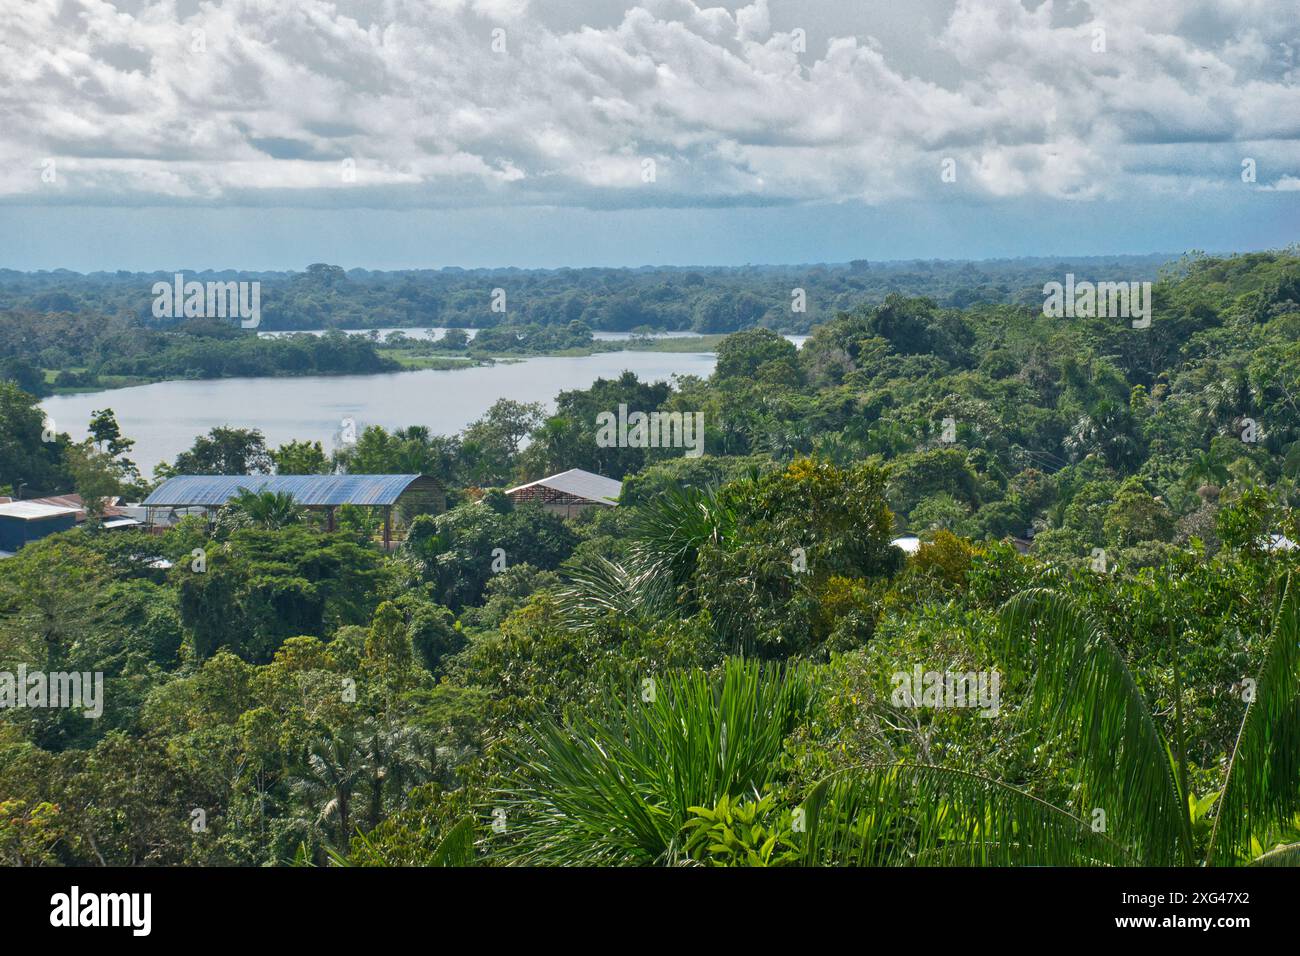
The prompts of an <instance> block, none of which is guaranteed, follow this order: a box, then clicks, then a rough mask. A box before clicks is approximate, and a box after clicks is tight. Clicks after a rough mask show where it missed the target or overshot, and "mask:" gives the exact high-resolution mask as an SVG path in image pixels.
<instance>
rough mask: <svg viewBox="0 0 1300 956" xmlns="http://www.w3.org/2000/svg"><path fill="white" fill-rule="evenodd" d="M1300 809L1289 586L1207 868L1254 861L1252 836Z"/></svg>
mask: <svg viewBox="0 0 1300 956" xmlns="http://www.w3.org/2000/svg"><path fill="white" fill-rule="evenodd" d="M1298 810H1300V587H1297V585H1296V584H1295V582H1294V581H1293V580H1291V581H1288V583H1287V586H1286V588H1285V590H1284V592H1283V596H1282V599H1281V601H1280V602H1279V607H1278V612H1277V615H1276V617H1275V618H1274V621H1273V631H1272V634H1271V635H1270V637H1269V644H1268V648H1267V651H1266V653H1265V658H1264V665H1263V668H1262V669H1261V671H1260V673H1259V676H1258V679H1257V681H1256V685H1255V697H1254V699H1253V700H1252V701H1251V702H1250V703H1249V704H1248V705H1247V706H1246V716H1245V717H1244V718H1243V720H1242V722H1241V730H1240V731H1239V732H1238V734H1237V743H1236V746H1235V747H1233V750H1232V758H1231V760H1230V761H1229V763H1228V772H1227V776H1226V778H1225V781H1224V785H1223V796H1222V797H1220V799H1219V808H1218V813H1217V814H1216V816H1215V819H1214V831H1213V834H1212V835H1211V838H1210V849H1209V853H1208V855H1207V859H1206V862H1207V863H1209V864H1211V865H1213V864H1215V863H1219V864H1223V865H1230V864H1232V863H1235V862H1241V861H1242V860H1243V858H1248V857H1249V856H1250V855H1251V854H1250V852H1249V849H1248V848H1249V845H1250V839H1251V836H1252V835H1254V834H1260V833H1264V832H1267V831H1268V830H1269V829H1270V828H1271V827H1273V826H1275V825H1277V824H1279V823H1281V822H1283V821H1286V820H1288V819H1290V818H1291V817H1292V816H1293V815H1294V814H1295V813H1296V812H1297V811H1298Z"/></svg>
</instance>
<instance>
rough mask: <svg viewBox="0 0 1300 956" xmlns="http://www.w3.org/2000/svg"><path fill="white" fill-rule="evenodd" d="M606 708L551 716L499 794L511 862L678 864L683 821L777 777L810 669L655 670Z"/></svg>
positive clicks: (502, 847)
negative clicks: (784, 743)
mask: <svg viewBox="0 0 1300 956" xmlns="http://www.w3.org/2000/svg"><path fill="white" fill-rule="evenodd" d="M645 680H649V681H653V683H652V684H647V683H645V682H644V680H643V681H642V682H639V683H638V684H634V685H632V686H631V687H630V688H629V690H628V692H627V695H626V697H617V696H615V697H613V698H612V699H611V700H610V701H609V703H608V704H607V706H606V708H605V709H604V710H603V711H601V712H597V713H591V714H573V715H571V716H569V717H568V718H566V719H565V720H564V721H563V722H562V723H556V722H551V721H548V722H544V723H542V724H541V725H539V726H537V727H536V728H534V729H533V730H532V731H531V732H529V733H528V734H527V737H526V738H525V740H524V741H523V746H522V748H521V749H520V752H519V753H518V755H517V759H515V760H514V761H512V762H513V763H514V765H515V766H516V767H517V769H516V770H514V771H513V772H511V773H510V774H509V775H508V776H507V779H506V782H505V783H504V785H503V786H502V787H501V789H500V790H499V791H498V792H497V793H496V794H495V795H494V796H493V798H492V799H493V802H494V805H495V806H498V807H501V808H503V809H504V811H505V815H506V821H507V823H506V827H507V829H506V833H505V834H504V837H503V838H502V839H500V840H498V841H496V842H497V844H499V845H495V846H494V849H493V852H494V855H495V856H497V857H498V858H500V859H501V860H503V861H505V862H512V863H527V864H539V863H549V864H566V863H568V864H572V863H578V862H587V863H592V862H599V863H604V864H616V865H646V864H652V863H673V862H676V861H677V860H679V859H681V858H682V857H684V856H685V855H686V840H687V836H686V835H684V834H683V827H684V826H685V825H686V823H687V821H688V820H691V819H692V818H693V817H694V818H695V819H698V815H696V814H695V812H694V811H693V810H692V808H698V807H715V806H717V804H718V802H719V801H720V800H721V799H722V798H723V797H724V796H737V797H739V796H741V795H744V794H749V793H758V792H761V791H762V790H763V788H764V787H766V786H767V785H768V784H770V783H772V782H774V779H775V773H776V758H777V756H778V754H779V753H780V751H781V746H782V741H783V740H784V738H785V736H786V734H788V733H789V732H790V730H791V729H792V728H793V727H794V726H795V724H796V723H797V722H798V721H799V720H800V719H801V716H802V715H803V714H804V713H805V712H806V711H807V708H808V706H809V704H810V702H811V699H812V696H813V692H814V688H813V682H812V678H811V675H810V674H809V673H808V671H807V670H806V669H804V668H801V667H790V668H787V669H785V670H784V671H778V670H776V669H774V668H772V667H770V666H762V665H760V664H758V663H756V662H744V661H740V660H732V661H730V662H728V663H727V664H726V666H725V667H724V668H723V671H722V673H721V674H720V675H719V676H718V677H716V678H711V677H709V676H707V675H705V674H703V673H701V672H698V671H696V672H693V673H666V674H662V675H658V676H651V675H646V678H645Z"/></svg>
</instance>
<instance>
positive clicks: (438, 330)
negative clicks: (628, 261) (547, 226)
mask: <svg viewBox="0 0 1300 956" xmlns="http://www.w3.org/2000/svg"><path fill="white" fill-rule="evenodd" d="M302 331H304V332H305V333H306V334H307V335H324V334H325V331H324V330H323V329H304V330H302ZM341 331H343V332H346V333H347V334H348V335H367V336H368V335H370V333H371V332H374V333H376V334H377V335H378V336H379V338H380V340H385V339H387V338H388V336H389V335H390V334H391V333H393V332H401V333H402V334H403V335H404V336H406V337H407V338H408V339H431V340H432V341H435V342H436V341H437V340H438V339H440V338H442V337H443V336H444V335H446V334H447V330H446V329H445V328H443V327H441V326H437V327H435V328H431V329H415V328H408V329H342V330H341ZM461 331H462V332H464V333H465V334H466V335H468V336H469V337H470V338H471V339H472V338H473V337H474V336H476V335H478V329H461ZM257 334H258V335H260V336H263V337H264V338H278V337H280V336H283V335H297V334H298V332H297V331H291V332H285V331H279V332H258V333H257ZM591 337H592V338H593V339H595V340H596V341H598V342H626V341H627V340H628V339H630V338H632V333H631V332H592V333H591ZM700 337H701V336H700V334H699V333H698V332H656V333H654V334H653V335H650V336H647V338H652V339H690V338H696V339H698V338H700ZM786 338H787V339H788V340H789V341H791V342H793V343H794V344H795V346H796V347H802V346H803V344H804V342H806V341H807V339H808V336H806V335H787V336H786Z"/></svg>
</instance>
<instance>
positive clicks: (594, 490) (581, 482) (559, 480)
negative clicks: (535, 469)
mask: <svg viewBox="0 0 1300 956" xmlns="http://www.w3.org/2000/svg"><path fill="white" fill-rule="evenodd" d="M538 485H541V486H542V487H543V488H550V489H551V490H552V491H558V492H560V494H564V495H572V496H573V497H575V498H586V499H587V500H588V501H599V502H603V503H608V504H614V503H616V502H617V501H618V496H619V495H621V494H622V493H623V482H621V481H616V480H614V479H613V478H606V477H605V476H604V475H593V474H592V473H591V472H589V471H583V470H582V469H581V468H570V469H569V470H568V471H562V472H560V473H559V474H558V475H551V476H550V477H549V478H539V479H537V481H530V482H529V483H528V484H526V485H519V486H518V487H516V488H511V489H510V490H509V491H507V492H506V494H508V495H509V494H514V493H515V492H516V491H523V490H524V489H525V488H534V487H536V486H538Z"/></svg>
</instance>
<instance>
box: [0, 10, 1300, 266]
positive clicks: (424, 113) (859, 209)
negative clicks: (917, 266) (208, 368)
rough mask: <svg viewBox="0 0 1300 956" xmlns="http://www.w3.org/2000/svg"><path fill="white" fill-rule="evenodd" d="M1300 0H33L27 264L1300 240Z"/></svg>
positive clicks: (14, 170)
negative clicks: (1299, 1)
mask: <svg viewBox="0 0 1300 956" xmlns="http://www.w3.org/2000/svg"><path fill="white" fill-rule="evenodd" d="M1296 14H1297V9H1296V0H1177V2H1170V0H1043V2H1039V0H798V2H796V0H755V2H752V3H749V4H741V3H727V4H723V5H720V6H709V5H708V4H707V2H704V0H701V2H700V3H696V2H692V0H640V2H636V3H626V2H613V0H531V2H530V0H338V2H333V3H326V2H319V0H226V2H215V0H212V2H206V0H205V2H200V0H160V2H151V0H117V2H116V3H110V2H104V0H0V267H9V268H23V269H32V268H58V267H66V268H73V269H79V270H88V269H115V268H128V269H154V268H160V269H170V268H180V267H185V268H205V267H212V268H231V267H237V268H300V267H302V266H304V265H306V264H307V263H309V262H313V261H322V260H323V261H328V262H334V263H338V264H340V265H344V266H347V267H351V266H364V267H371V268H405V267H440V266H444V265H461V266H481V265H517V266H559V265H575V266H581V265H641V264H651V263H676V264H687V263H699V264H712V263H717V264H740V263H746V262H815V261H844V260H847V259H851V258H869V259H891V258H917V257H925V258H932V257H933V258H987V257H998V256H1012V255H1068V254H1099V253H1110V252H1181V251H1183V250H1186V249H1192V248H1199V249H1205V250H1209V251H1231V250H1241V249H1252V248H1270V247H1277V246H1281V245H1286V244H1289V243H1292V242H1295V241H1297V240H1298V239H1300V234H1298V233H1300V230H1298V229H1297V224H1300V31H1298V30H1297V24H1296Z"/></svg>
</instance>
